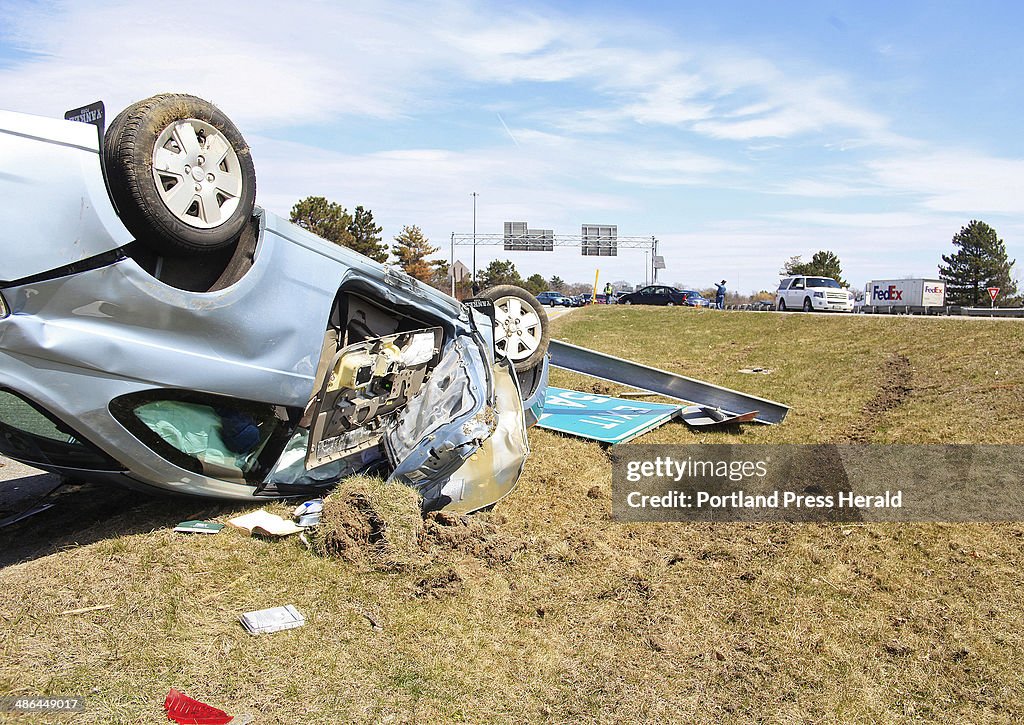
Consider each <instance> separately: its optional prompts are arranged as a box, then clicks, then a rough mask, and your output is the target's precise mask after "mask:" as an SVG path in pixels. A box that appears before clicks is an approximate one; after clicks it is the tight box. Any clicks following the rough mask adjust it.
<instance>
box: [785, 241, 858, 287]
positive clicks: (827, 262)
mask: <svg viewBox="0 0 1024 725" xmlns="http://www.w3.org/2000/svg"><path fill="white" fill-rule="evenodd" d="M780 274H782V275H784V276H786V277H792V276H794V275H803V276H809V277H831V278H832V279H834V280H835V281H836V282H838V283H839V284H841V285H842V286H843V287H846V286H848V285H847V282H846V280H845V279H843V269H842V266H841V265H840V263H839V257H837V256H836V255H835V253H834V252H830V251H828V250H822V251H820V252H815V253H814V256H813V257H811V261H810V262H802V261H800V257H799V256H796V257H790V258H789V260H788V261H787V262H786V263H785V264H784V265H782V271H781V272H780Z"/></svg>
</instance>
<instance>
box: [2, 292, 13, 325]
mask: <svg viewBox="0 0 1024 725" xmlns="http://www.w3.org/2000/svg"><path fill="white" fill-rule="evenodd" d="M9 314H11V311H10V310H9V309H7V300H5V299H4V296H3V293H0V320H2V319H4V318H5V317H7V315H9Z"/></svg>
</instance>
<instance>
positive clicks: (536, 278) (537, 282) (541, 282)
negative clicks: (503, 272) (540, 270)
mask: <svg viewBox="0 0 1024 725" xmlns="http://www.w3.org/2000/svg"><path fill="white" fill-rule="evenodd" d="M523 287H525V288H526V289H527V291H529V292H532V293H533V294H535V295H537V294H540V293H541V292H543V291H544V290H546V289H547V288H548V281H547V280H546V279H544V277H543V276H541V275H539V274H531V275H530V276H529V277H527V279H526V281H525V282H523Z"/></svg>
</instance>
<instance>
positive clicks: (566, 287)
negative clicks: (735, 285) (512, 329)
mask: <svg viewBox="0 0 1024 725" xmlns="http://www.w3.org/2000/svg"><path fill="white" fill-rule="evenodd" d="M290 218H291V221H292V222H293V223H295V224H297V225H298V226H300V227H302V228H303V229H307V230H309V231H311V232H313V233H314V234H316V235H318V236H320V237H323V238H324V239H326V240H328V241H330V242H333V243H335V244H338V245H340V246H343V247H348V248H350V249H354V250H355V251H357V252H359V253H360V254H363V255H365V256H367V257H369V258H370V259H373V260H376V261H377V262H386V261H387V259H388V257H389V255H390V256H393V257H394V259H395V262H396V264H398V265H399V266H400V267H401V268H402V269H403V270H404V271H405V272H406V273H407V274H409V275H410V276H412V277H415V278H416V279H418V280H421V281H423V282H426V283H427V284H429V285H432V286H434V287H437V288H438V289H441V290H444V291H448V290H449V289H450V285H451V282H450V280H449V279H448V274H449V265H448V262H447V261H446V260H443V259H430V256H431V255H433V254H436V253H437V252H438V251H439V250H438V247H435V246H434V245H432V244H431V243H430V240H429V239H427V237H426V236H425V235H424V234H423V230H422V229H420V228H419V227H418V226H416V225H415V224H411V225H406V226H403V227H402V231H401V232H400V233H399V234H397V235H395V237H394V243H393V244H392V245H391V246H390V249H389V247H388V245H387V244H385V243H384V240H383V237H382V236H381V232H382V231H383V228H382V227H380V226H378V225H377V224H376V223H375V222H374V220H373V212H371V211H370V210H369V209H366V208H364V207H363V206H357V207H356V208H355V209H354V210H353V212H352V213H349V211H348V210H347V209H346V208H345V207H343V206H342V205H341V204H338V203H336V202H333V201H328V200H327V199H326V198H324V197H322V196H309V197H306V198H305V199H302V200H300V201H298V202H296V204H295V206H293V207H292V210H291V214H290ZM953 247H954V251H953V253H951V254H943V255H942V261H943V264H940V265H939V278H940V279H941V280H942V281H943V282H945V283H946V302H947V304H951V305H969V306H977V305H981V304H985V303H987V302H988V301H989V299H990V298H989V295H988V288H989V287H998V288H999V295H1000V297H999V298H1000V301H1001V302H1002V303H1003V304H1011V305H1019V304H1021V302H1022V300H1021V297H1020V296H1019V295H1018V290H1017V283H1016V281H1015V280H1014V278H1013V265H1014V264H1016V262H1017V260H1015V259H1013V260H1011V259H1009V257H1008V256H1007V254H1006V243H1005V242H1004V241H1003V240H1002V239H1000V238H999V235H998V234H996V231H995V229H993V228H992V227H991V226H989V225H988V224H986V223H985V222H982V221H978V220H971V222H970V223H969V224H967V226H965V227H962V228H961V229H960V231H959V232H957V233H956V234H955V235H953ZM779 274H781V275H783V276H787V277H791V276H794V275H804V276H815V277H831V278H832V279H834V280H836V281H837V282H839V283H840V284H841V285H843V286H844V287H847V286H849V284H848V283H847V281H846V280H845V279H843V270H842V265H841V263H840V261H839V257H838V256H837V255H836V254H835V253H834V252H831V251H829V250H821V251H818V252H815V254H814V255H813V256H812V257H811V259H810V261H807V262H804V261H803V260H802V259H801V257H800V256H795V257H790V258H789V259H788V260H787V261H786V262H785V263H784V264H783V267H782V269H781V270H780V272H779ZM477 281H478V282H479V284H480V286H481V287H483V288H487V287H493V286H495V285H499V284H514V285H519V286H520V287H525V288H526V289H528V290H529V291H530V292H533V293H534V294H537V293H539V292H543V291H545V290H549V289H551V290H556V291H558V292H567V293H570V294H577V293H582V292H586V291H588V290H589V289H590V286H589V285H588V284H586V283H574V284H569V283H566V282H565V280H563V279H562V278H561V277H558V276H557V275H555V276H553V277H552V278H551V279H550V280H547V279H545V278H544V277H543V276H542V275H539V274H533V275H530V276H529V277H527V278H525V279H524V278H523V277H521V276H520V274H519V272H518V271H517V270H516V266H515V265H514V264H513V263H512V262H511V261H510V260H507V259H504V260H494V261H493V262H491V263H490V264H488V265H487V267H486V268H484V269H483V270H482V271H481V272H480V273H479V274H478V275H477ZM470 284H471V280H463V281H462V282H461V283H460V284H459V289H457V290H456V293H457V294H458V295H459V296H460V297H461V296H463V295H464V294H467V293H469V292H470V290H469V286H470ZM766 294H768V293H766Z"/></svg>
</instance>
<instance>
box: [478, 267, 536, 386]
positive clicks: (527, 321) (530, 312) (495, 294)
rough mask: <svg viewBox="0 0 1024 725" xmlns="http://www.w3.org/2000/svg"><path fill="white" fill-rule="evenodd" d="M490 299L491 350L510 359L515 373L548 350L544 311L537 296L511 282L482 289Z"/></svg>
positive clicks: (522, 370) (531, 364) (532, 362)
mask: <svg viewBox="0 0 1024 725" xmlns="http://www.w3.org/2000/svg"><path fill="white" fill-rule="evenodd" d="M482 296H483V297H486V298H488V299H489V300H491V301H492V302H494V349H495V350H496V351H497V353H498V355H500V356H501V357H504V358H506V359H508V360H509V361H511V362H512V364H513V365H514V366H515V369H516V371H517V372H524V371H526V370H529V369H530V368H532V367H534V366H535V365H537V364H538V363H540V362H541V361H542V360H543V359H544V356H545V355H546V354H547V352H548V343H549V342H550V336H549V333H548V314H547V312H545V311H544V306H543V305H541V303H540V302H538V301H537V298H536V297H534V296H533V295H531V294H530V293H529V292H527V291H526V290H524V289H523V288H522V287H516V286H515V285H510V284H503V285H498V286H497V287H491V288H490V289H488V290H486V291H485V292H484V293H483V295H482Z"/></svg>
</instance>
